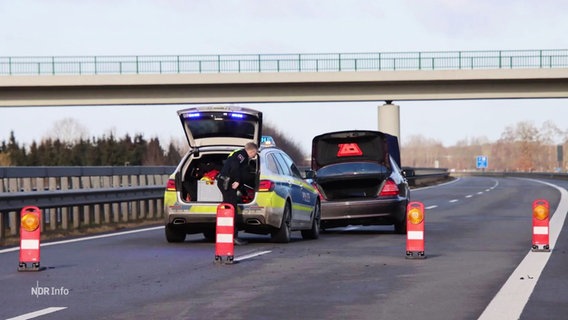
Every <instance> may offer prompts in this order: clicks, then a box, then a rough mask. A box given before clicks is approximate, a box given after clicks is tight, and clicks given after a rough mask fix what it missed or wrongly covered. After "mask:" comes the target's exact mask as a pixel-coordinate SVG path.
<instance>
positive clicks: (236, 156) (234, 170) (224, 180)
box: [217, 142, 258, 245]
mask: <svg viewBox="0 0 568 320" xmlns="http://www.w3.org/2000/svg"><path fill="white" fill-rule="evenodd" d="M257 153H258V146H257V145H256V143H254V142H248V143H247V144H246V145H245V147H244V149H241V150H238V151H235V152H233V153H232V154H231V155H229V157H228V158H227V160H225V163H224V164H223V168H222V169H221V171H220V172H219V176H218V177H217V186H218V187H219V190H221V193H222V194H223V202H225V203H230V204H232V205H233V208H235V237H234V243H235V244H236V245H244V244H246V241H244V240H241V239H239V238H238V237H237V235H238V226H237V219H236V217H237V211H238V207H237V201H238V197H237V190H238V189H239V186H240V187H242V185H241V184H242V183H243V174H242V172H243V171H245V170H247V169H248V161H249V159H253V158H254V157H256V155H257Z"/></svg>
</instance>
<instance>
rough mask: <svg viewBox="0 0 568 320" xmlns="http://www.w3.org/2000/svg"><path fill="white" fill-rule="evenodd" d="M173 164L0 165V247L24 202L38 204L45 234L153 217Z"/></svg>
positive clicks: (11, 232) (13, 232) (13, 230)
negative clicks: (114, 165)
mask: <svg viewBox="0 0 568 320" xmlns="http://www.w3.org/2000/svg"><path fill="white" fill-rule="evenodd" d="M174 168H175V167H171V166H162V167H135V166H132V167H0V245H2V242H3V240H4V239H6V238H7V237H10V236H12V237H14V236H17V235H18V234H19V225H20V224H19V222H20V219H19V210H21V209H22V208H23V207H25V206H37V207H38V208H40V210H41V211H42V230H43V231H46V232H47V233H50V232H68V231H73V230H82V229H87V228H92V227H102V226H109V225H112V224H119V223H130V222H142V221H146V220H156V219H159V218H161V217H162V216H163V195H164V188H165V183H166V180H167V177H168V176H169V175H170V173H171V172H173V170H174Z"/></svg>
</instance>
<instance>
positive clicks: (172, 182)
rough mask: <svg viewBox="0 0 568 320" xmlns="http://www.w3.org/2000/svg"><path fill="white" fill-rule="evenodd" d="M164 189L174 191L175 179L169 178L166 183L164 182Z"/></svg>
mask: <svg viewBox="0 0 568 320" xmlns="http://www.w3.org/2000/svg"><path fill="white" fill-rule="evenodd" d="M166 191H176V180H175V179H169V180H168V184H166Z"/></svg>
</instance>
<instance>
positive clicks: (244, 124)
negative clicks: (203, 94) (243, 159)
mask: <svg viewBox="0 0 568 320" xmlns="http://www.w3.org/2000/svg"><path fill="white" fill-rule="evenodd" d="M177 113H178V116H179V119H180V121H181V124H182V127H183V130H184V131H185V136H186V138H187V142H188V144H189V147H190V148H198V147H204V146H239V147H242V146H244V145H245V144H246V143H247V142H251V141H252V142H255V143H256V144H257V145H260V139H261V136H262V132H261V129H262V112H260V111H256V110H253V109H247V108H242V107H236V106H207V107H196V108H189V109H183V110H179V111H178V112H177Z"/></svg>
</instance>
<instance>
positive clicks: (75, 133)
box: [47, 118, 89, 144]
mask: <svg viewBox="0 0 568 320" xmlns="http://www.w3.org/2000/svg"><path fill="white" fill-rule="evenodd" d="M88 137H89V131H88V130H87V128H86V127H85V126H83V125H82V124H81V123H79V121H78V120H77V119H74V118H64V119H61V120H58V121H56V122H55V123H54V124H53V128H52V129H51V132H50V133H48V134H47V138H51V139H53V140H59V141H61V142H63V143H67V144H73V143H76V142H78V141H79V140H81V139H88Z"/></svg>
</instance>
